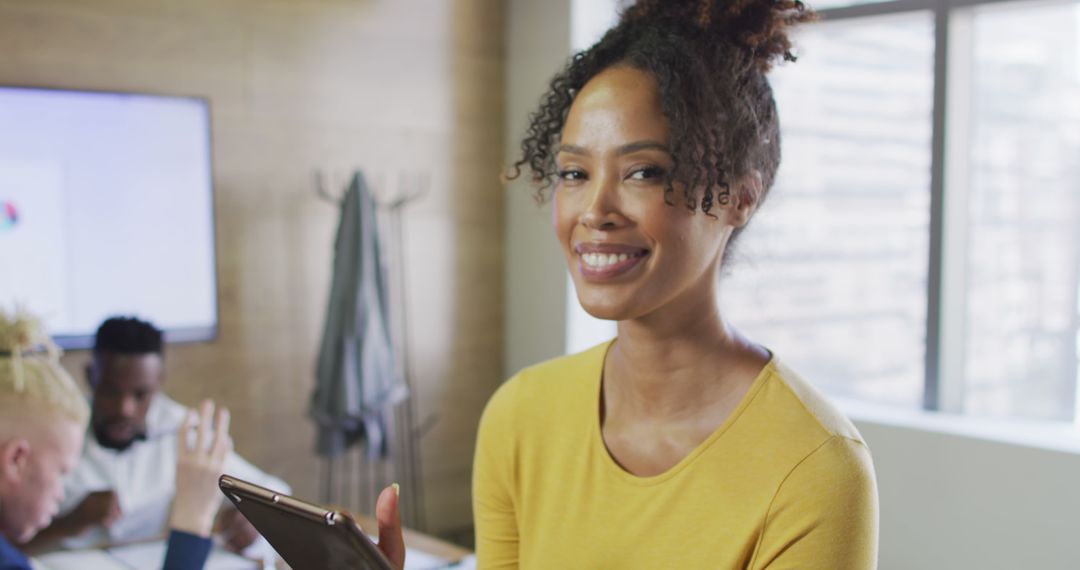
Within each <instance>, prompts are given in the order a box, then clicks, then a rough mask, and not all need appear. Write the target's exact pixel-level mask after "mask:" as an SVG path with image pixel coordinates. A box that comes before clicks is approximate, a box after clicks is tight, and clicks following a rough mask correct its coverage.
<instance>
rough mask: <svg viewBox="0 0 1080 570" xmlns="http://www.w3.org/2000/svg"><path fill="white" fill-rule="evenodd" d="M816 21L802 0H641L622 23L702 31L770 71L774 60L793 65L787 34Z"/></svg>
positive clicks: (625, 16) (623, 16)
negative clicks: (743, 50)
mask: <svg viewBox="0 0 1080 570" xmlns="http://www.w3.org/2000/svg"><path fill="white" fill-rule="evenodd" d="M816 19H817V14H815V13H814V11H813V10H811V9H810V8H809V7H808V6H806V4H803V2H802V1H801V0H727V1H724V0H719V1H718V0H638V1H637V2H635V3H634V4H633V5H632V6H630V7H629V8H627V9H626V11H625V12H623V14H622V18H621V23H624V24H635V23H647V22H656V23H658V24H659V23H667V24H670V25H674V26H677V27H688V28H690V29H696V30H697V31H700V32H704V33H705V35H706V36H708V37H709V38H710V39H722V40H727V41H728V42H730V43H731V44H733V45H735V46H737V47H741V48H743V49H746V50H747V51H748V52H749V53H750V55H751V58H752V60H753V63H754V66H755V67H757V68H758V69H759V70H761V71H763V72H764V71H768V70H769V69H770V68H771V67H772V64H773V62H774V61H776V60H777V59H783V60H786V61H795V56H794V55H793V54H792V53H791V39H790V38H789V37H788V32H789V30H790V29H791V28H792V27H793V26H796V25H798V24H801V23H804V22H810V21H813V20H816Z"/></svg>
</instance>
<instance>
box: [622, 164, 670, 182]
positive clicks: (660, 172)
mask: <svg viewBox="0 0 1080 570" xmlns="http://www.w3.org/2000/svg"><path fill="white" fill-rule="evenodd" d="M663 176H664V169H663V168H660V167H659V166H646V167H644V168H638V169H635V170H634V171H633V172H631V173H630V179H631V180H653V179H656V178H661V177H663Z"/></svg>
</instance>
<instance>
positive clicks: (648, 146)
mask: <svg viewBox="0 0 1080 570" xmlns="http://www.w3.org/2000/svg"><path fill="white" fill-rule="evenodd" d="M639 150H659V151H663V152H666V153H668V154H671V149H670V148H668V145H666V144H664V143H662V142H659V141H654V140H643V141H634V142H632V143H626V144H624V145H622V146H620V147H618V148H617V149H615V154H618V155H623V154H630V153H634V152H637V151H639ZM560 152H566V153H570V154H579V155H582V156H589V155H591V154H592V153H591V152H589V150H588V149H586V148H585V147H583V146H577V145H573V144H560V145H559V147H558V148H557V149H556V153H560Z"/></svg>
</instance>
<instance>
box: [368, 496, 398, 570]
mask: <svg viewBox="0 0 1080 570" xmlns="http://www.w3.org/2000/svg"><path fill="white" fill-rule="evenodd" d="M398 492H399V491H398V486H397V484H394V485H391V486H390V487H387V488H385V489H383V491H382V493H380V494H379V499H378V500H377V501H376V502H375V520H376V522H378V524H379V550H381V551H382V553H383V554H384V555H386V558H387V559H388V560H390V563H391V564H393V566H394V568H404V567H405V538H404V536H403V535H402V532H401V513H400V511H399V510H398V499H399V497H398Z"/></svg>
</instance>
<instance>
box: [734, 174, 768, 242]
mask: <svg viewBox="0 0 1080 570" xmlns="http://www.w3.org/2000/svg"><path fill="white" fill-rule="evenodd" d="M762 191H763V184H762V181H761V173H760V172H758V171H757V170H754V171H752V172H750V174H747V175H746V176H743V177H742V178H740V179H739V180H738V181H737V182H735V184H733V187H732V189H731V201H730V202H729V204H728V205H727V206H726V209H727V215H728V223H729V224H731V225H732V226H735V227H737V228H741V227H743V226H745V225H746V224H748V223H750V218H751V217H753V215H754V212H756V211H757V206H758V202H759V201H760V200H761V193H762Z"/></svg>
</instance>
